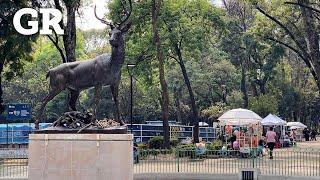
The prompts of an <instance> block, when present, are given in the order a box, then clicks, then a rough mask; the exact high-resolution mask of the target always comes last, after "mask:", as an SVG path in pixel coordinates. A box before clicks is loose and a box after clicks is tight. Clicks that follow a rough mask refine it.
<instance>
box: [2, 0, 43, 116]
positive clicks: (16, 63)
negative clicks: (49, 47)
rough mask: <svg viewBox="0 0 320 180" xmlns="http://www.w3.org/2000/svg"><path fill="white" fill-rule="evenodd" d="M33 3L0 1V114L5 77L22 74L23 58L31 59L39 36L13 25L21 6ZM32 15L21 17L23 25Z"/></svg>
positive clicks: (26, 6) (10, 77)
mask: <svg viewBox="0 0 320 180" xmlns="http://www.w3.org/2000/svg"><path fill="white" fill-rule="evenodd" d="M31 5H32V4H31V3H30V2H29V1H27V0H21V1H10V0H4V1H0V114H2V112H3V111H4V106H3V99H2V95H3V90H2V84H1V83H2V81H3V77H5V78H6V79H12V78H13V77H14V76H17V75H20V76H21V75H22V73H23V65H24V62H23V60H26V61H31V60H32V57H31V56H30V55H29V53H30V52H31V50H32V48H31V45H32V42H33V41H35V40H36V38H37V36H36V35H34V36H25V35H22V34H19V33H18V32H17V31H16V30H15V28H14V26H13V17H14V15H15V13H16V12H17V11H18V10H20V9H21V8H28V7H30V6H31ZM29 20H31V18H30V17H27V16H24V17H22V18H21V24H22V26H24V27H26V26H27V22H28V21H29Z"/></svg>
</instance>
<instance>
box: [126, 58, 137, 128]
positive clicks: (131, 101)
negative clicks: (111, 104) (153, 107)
mask: <svg viewBox="0 0 320 180" xmlns="http://www.w3.org/2000/svg"><path fill="white" fill-rule="evenodd" d="M135 66H136V65H135V64H127V67H128V71H129V75H130V124H131V126H130V132H131V134H133V74H132V69H133V68H134V67H135Z"/></svg>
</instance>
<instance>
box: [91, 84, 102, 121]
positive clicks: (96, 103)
mask: <svg viewBox="0 0 320 180" xmlns="http://www.w3.org/2000/svg"><path fill="white" fill-rule="evenodd" d="M101 90H102V86H96V87H94V99H93V118H92V120H95V119H96V116H97V109H98V106H99V102H100V99H101Z"/></svg>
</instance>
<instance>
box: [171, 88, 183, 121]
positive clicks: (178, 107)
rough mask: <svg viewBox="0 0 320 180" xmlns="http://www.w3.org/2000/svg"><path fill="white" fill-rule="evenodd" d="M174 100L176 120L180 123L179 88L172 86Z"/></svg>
mask: <svg viewBox="0 0 320 180" xmlns="http://www.w3.org/2000/svg"><path fill="white" fill-rule="evenodd" d="M173 91H174V99H175V100H174V102H175V106H176V108H177V110H176V114H177V122H179V123H181V124H182V117H181V106H180V97H181V96H180V95H181V93H180V89H178V88H176V87H175V88H174V90H173Z"/></svg>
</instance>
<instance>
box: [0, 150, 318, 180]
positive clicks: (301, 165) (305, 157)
mask: <svg viewBox="0 0 320 180" xmlns="http://www.w3.org/2000/svg"><path fill="white" fill-rule="evenodd" d="M273 154H274V159H269V158H268V156H264V157H257V156H256V151H254V150H253V151H251V153H250V154H242V153H240V152H239V151H221V150H218V151H209V150H206V151H205V153H203V154H199V153H197V152H196V151H193V150H192V151H191V150H188V151H187V150H175V149H172V150H140V151H139V152H138V155H137V156H136V157H135V159H134V161H135V164H134V166H133V167H134V173H136V174H138V173H202V174H237V173H239V170H240V169H243V168H257V169H259V170H260V172H261V174H262V175H285V176H313V177H319V178H320V150H319V149H317V150H315V149H314V150H312V149H276V150H275V151H274V152H273ZM27 176H28V156H27V154H26V153H22V154H19V153H18V154H16V153H9V154H1V155H0V177H27Z"/></svg>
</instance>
